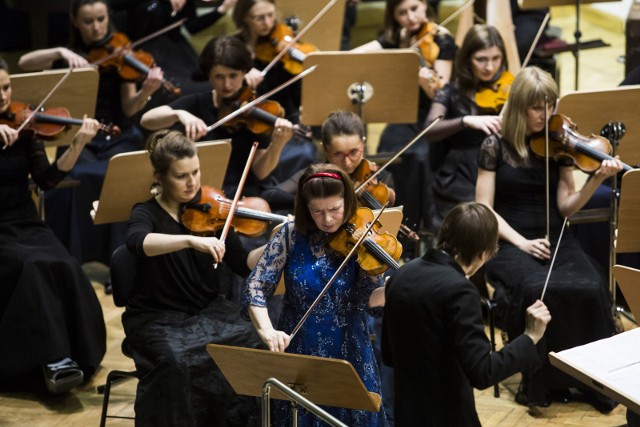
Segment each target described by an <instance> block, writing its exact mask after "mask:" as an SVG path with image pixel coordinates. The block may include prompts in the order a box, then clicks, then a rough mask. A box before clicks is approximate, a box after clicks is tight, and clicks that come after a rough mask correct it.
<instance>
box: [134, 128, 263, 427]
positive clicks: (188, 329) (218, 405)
mask: <svg viewBox="0 0 640 427" xmlns="http://www.w3.org/2000/svg"><path fill="white" fill-rule="evenodd" d="M147 150H148V151H149V157H150V160H151V164H152V166H153V170H154V178H155V180H156V181H157V182H158V183H159V184H160V189H161V191H160V194H158V195H157V196H155V197H152V198H151V199H149V200H147V201H146V202H143V203H138V204H136V205H135V206H134V207H133V210H132V212H131V218H130V220H129V224H128V229H127V247H128V249H129V251H131V252H132V253H133V254H135V256H136V275H135V277H134V286H133V289H132V291H131V295H130V297H129V301H128V303H127V308H126V311H125V312H124V314H123V316H122V323H123V325H124V328H125V332H126V334H127V342H128V343H129V344H130V349H131V352H132V354H133V359H134V361H135V363H136V369H137V370H138V373H139V374H140V375H139V378H140V382H139V384H138V391H137V393H136V402H135V412H136V425H144V426H157V425H181V426H182V425H184V426H202V425H216V424H217V425H220V424H222V425H228V426H238V427H240V426H252V425H257V419H258V417H259V411H258V407H257V405H252V400H251V399H249V398H241V397H238V396H236V395H235V393H234V392H233V390H232V388H231V386H230V385H229V383H228V382H227V380H226V379H225V378H224V376H223V375H222V373H221V372H220V370H218V369H217V368H216V367H215V366H214V365H213V364H212V363H211V358H210V357H209V355H208V353H207V351H206V345H207V344H209V343H218V344H226V345H235V346H244V347H259V346H260V345H261V343H260V339H259V338H258V337H257V336H256V334H255V331H254V330H253V328H252V327H251V324H250V323H249V322H248V321H246V320H243V319H241V317H240V310H239V308H238V306H237V305H236V304H234V303H232V302H231V301H230V300H228V299H227V298H225V296H224V295H223V289H221V287H222V283H223V280H224V278H223V276H222V274H223V273H222V272H223V271H225V272H226V271H227V270H226V269H225V270H223V269H221V268H218V269H214V268H213V267H212V264H213V263H214V262H216V263H217V262H222V263H223V264H221V266H227V267H229V268H230V270H231V271H233V272H235V273H237V274H239V275H241V276H243V277H244V276H247V275H248V274H249V271H250V268H252V267H253V266H254V265H255V263H256V261H257V259H258V257H259V256H260V252H261V250H262V249H263V248H258V249H255V250H253V251H251V252H250V253H248V252H247V250H246V249H245V248H244V247H243V245H242V243H241V242H240V239H239V237H238V236H237V234H235V232H234V231H233V229H231V230H230V232H229V234H228V235H227V238H226V240H225V241H224V242H222V241H220V240H219V239H218V236H210V237H200V236H195V235H192V234H191V233H190V232H189V230H188V229H187V228H186V227H185V226H184V225H183V224H182V222H181V220H180V214H181V211H182V208H183V206H184V204H186V203H187V202H189V201H190V200H192V199H193V198H194V197H195V196H196V194H197V193H198V190H199V189H200V162H199V159H198V153H197V147H196V144H194V143H193V141H191V140H189V139H188V138H186V137H185V136H184V135H183V134H181V133H179V132H176V131H159V132H156V133H154V134H153V135H151V136H150V137H149V140H148V142H147Z"/></svg>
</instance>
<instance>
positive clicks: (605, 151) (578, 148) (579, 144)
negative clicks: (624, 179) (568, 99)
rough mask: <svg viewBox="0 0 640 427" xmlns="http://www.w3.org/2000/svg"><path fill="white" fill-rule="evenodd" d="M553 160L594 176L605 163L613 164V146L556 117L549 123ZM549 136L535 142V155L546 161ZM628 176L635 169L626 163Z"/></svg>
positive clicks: (537, 138)
mask: <svg viewBox="0 0 640 427" xmlns="http://www.w3.org/2000/svg"><path fill="white" fill-rule="evenodd" d="M548 126H549V156H550V157H553V158H554V159H555V160H556V161H557V160H559V159H563V158H564V159H571V160H572V161H573V164H574V165H575V166H576V167H577V168H578V169H580V170H581V171H583V172H585V173H589V174H591V173H594V172H595V171H597V170H598V169H599V168H600V165H601V163H602V161H603V160H613V159H614V158H613V157H611V155H610V154H611V152H612V148H611V143H609V141H608V140H607V139H606V138H604V137H602V136H599V135H594V134H591V135H590V136H584V135H581V134H580V133H578V132H577V130H576V128H577V127H576V125H575V123H573V122H572V121H571V119H570V118H569V117H567V116H565V115H563V114H554V115H553V116H551V117H550V119H549V124H548ZM545 145H546V142H545V136H544V134H542V135H541V136H534V137H533V138H532V139H531V151H533V152H534V153H535V154H536V155H538V156H540V157H545ZM622 166H623V170H624V171H625V172H627V171H630V170H631V169H632V167H631V166H629V165H627V164H625V163H623V164H622Z"/></svg>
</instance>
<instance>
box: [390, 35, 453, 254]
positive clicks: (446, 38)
mask: <svg viewBox="0 0 640 427" xmlns="http://www.w3.org/2000/svg"><path fill="white" fill-rule="evenodd" d="M434 41H435V44H436V45H437V46H438V48H439V52H438V57H437V60H441V61H453V60H454V58H455V55H456V50H457V47H456V44H455V40H454V39H453V37H452V36H451V35H450V34H448V33H438V34H436V36H435V37H434ZM378 42H379V43H380V45H381V46H382V47H383V48H384V49H398V48H399V47H400V46H399V45H398V44H397V43H390V42H388V41H387V40H386V39H385V38H384V36H380V37H379V38H378ZM417 89H418V93H419V95H418V120H417V121H416V122H415V123H391V124H388V125H387V126H386V127H385V128H384V131H382V134H381V135H380V144H379V145H378V153H389V152H391V153H393V152H397V151H399V150H400V149H401V148H402V147H403V146H404V145H405V144H406V143H407V142H409V141H411V140H412V139H413V138H414V137H415V136H416V135H417V134H418V133H420V132H421V131H422V129H423V128H424V125H425V120H426V118H427V114H428V113H429V109H430V108H431V99H429V97H428V96H427V95H426V94H425V93H424V91H423V90H422V89H421V88H417ZM438 149H439V146H438V145H435V144H427V138H425V137H423V138H422V140H421V141H419V142H418V143H417V144H414V145H413V146H412V147H411V148H410V149H408V150H407V151H406V152H405V153H404V154H403V155H402V156H401V157H400V158H401V159H402V161H401V162H400V163H399V164H397V165H391V166H390V167H389V171H390V172H391V173H392V174H393V179H394V181H395V182H396V183H397V185H398V189H397V202H396V204H397V205H402V206H404V217H405V223H406V224H407V225H409V226H410V227H420V226H422V227H424V228H425V229H428V230H430V229H433V226H432V222H431V220H432V218H433V216H434V212H435V208H434V201H433V192H432V189H431V188H432V186H433V172H432V164H433V163H432V161H431V160H430V157H431V155H432V152H435V153H436V154H435V155H436V156H438V154H437V152H438ZM406 243H409V242H408V241H407V242H406ZM406 247H407V248H410V247H411V245H406Z"/></svg>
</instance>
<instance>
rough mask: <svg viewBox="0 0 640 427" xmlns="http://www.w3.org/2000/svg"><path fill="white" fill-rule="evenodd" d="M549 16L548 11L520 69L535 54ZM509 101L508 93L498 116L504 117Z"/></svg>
mask: <svg viewBox="0 0 640 427" xmlns="http://www.w3.org/2000/svg"><path fill="white" fill-rule="evenodd" d="M549 18H551V14H550V13H549V12H547V14H546V15H545V16H544V19H543V20H542V24H540V28H538V32H537V33H536V36H535V38H534V39H533V42H532V43H531V46H529V52H527V56H526V57H525V58H524V61H522V65H521V66H520V69H523V68H525V67H526V66H527V65H529V61H530V60H531V57H532V56H533V52H534V51H535V50H536V45H537V44H538V41H539V40H540V37H542V33H543V32H544V29H545V27H546V26H547V22H549ZM508 103H509V96H508V95H507V100H506V101H505V102H504V105H503V106H502V110H500V114H498V117H500V118H502V116H503V115H504V111H505V110H506V109H507V104H508Z"/></svg>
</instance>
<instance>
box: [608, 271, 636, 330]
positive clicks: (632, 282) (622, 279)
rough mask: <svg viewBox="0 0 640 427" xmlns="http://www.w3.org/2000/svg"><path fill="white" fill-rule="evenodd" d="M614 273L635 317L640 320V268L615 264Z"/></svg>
mask: <svg viewBox="0 0 640 427" xmlns="http://www.w3.org/2000/svg"><path fill="white" fill-rule="evenodd" d="M613 274H614V275H615V276H616V279H617V280H618V286H620V290H621V291H622V295H624V297H625V300H626V301H627V304H629V310H631V314H633V317H635V318H636V319H638V320H640V270H637V269H635V268H631V267H627V266H624V265H615V266H614V267H613Z"/></svg>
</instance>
